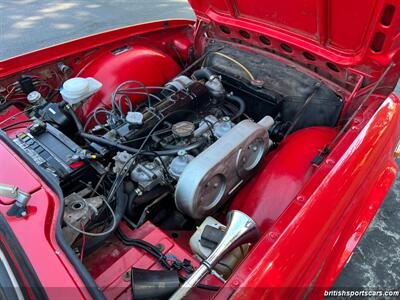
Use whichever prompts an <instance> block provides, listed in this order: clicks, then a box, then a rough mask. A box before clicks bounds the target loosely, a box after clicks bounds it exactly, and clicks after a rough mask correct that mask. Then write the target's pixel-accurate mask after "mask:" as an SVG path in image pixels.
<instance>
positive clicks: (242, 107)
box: [226, 95, 246, 120]
mask: <svg viewBox="0 0 400 300" xmlns="http://www.w3.org/2000/svg"><path fill="white" fill-rule="evenodd" d="M226 99H227V100H228V101H230V102H234V103H236V104H237V106H239V110H238V112H237V113H236V114H235V115H234V116H233V117H232V118H231V119H232V120H236V119H237V118H239V117H240V116H241V115H243V113H244V112H245V110H246V104H245V102H244V101H243V99H242V98H240V97H238V96H235V95H228V96H226Z"/></svg>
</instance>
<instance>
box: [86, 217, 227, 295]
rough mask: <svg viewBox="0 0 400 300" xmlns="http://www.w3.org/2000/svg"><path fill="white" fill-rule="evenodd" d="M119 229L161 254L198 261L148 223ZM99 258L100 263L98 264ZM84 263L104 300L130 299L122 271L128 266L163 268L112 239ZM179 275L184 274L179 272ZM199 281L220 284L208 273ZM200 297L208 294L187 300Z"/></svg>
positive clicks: (151, 268)
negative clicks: (132, 228) (151, 246)
mask: <svg viewBox="0 0 400 300" xmlns="http://www.w3.org/2000/svg"><path fill="white" fill-rule="evenodd" d="M121 230H122V231H123V232H124V233H125V234H126V235H127V236H128V237H130V238H134V239H142V240H145V241H147V242H149V243H151V244H153V245H158V246H160V247H162V249H163V253H164V254H172V255H174V256H175V257H177V258H178V259H179V260H180V261H183V259H187V260H189V261H191V263H192V265H193V266H194V267H198V265H199V262H198V261H197V260H196V259H194V258H193V257H192V255H191V253H190V252H188V251H187V250H185V249H183V248H182V247H181V246H180V245H179V243H178V242H177V241H175V240H174V239H172V238H171V237H169V236H168V235H167V234H166V233H164V232H163V231H162V230H160V229H159V228H158V227H156V226H154V225H153V224H152V223H150V222H146V223H145V224H143V225H142V226H141V227H140V228H138V229H135V230H133V231H132V230H130V229H129V228H128V227H127V226H126V225H124V224H123V225H122V226H121ZM187 242H188V241H186V243H187ZM99 260H100V261H103V262H104V263H102V264H99ZM84 263H85V265H86V266H87V268H88V270H89V272H90V273H91V274H92V275H93V277H94V279H95V281H96V283H97V285H98V286H99V287H100V288H101V289H102V291H103V292H104V294H105V296H106V298H107V299H130V298H131V290H130V281H129V280H127V279H126V273H127V272H130V270H131V268H132V267H135V268H140V269H146V270H163V267H161V266H160V265H159V263H158V262H157V261H156V260H155V259H154V257H152V256H151V255H149V254H147V253H146V252H144V251H143V250H140V249H138V248H135V247H129V246H125V245H123V244H122V243H121V242H120V241H119V240H117V239H116V238H112V239H111V240H110V242H109V243H108V246H107V247H103V248H101V249H99V250H97V251H95V252H94V253H93V254H91V255H90V256H89V257H87V258H86V259H85V261H84ZM180 274H181V275H182V276H187V274H186V273H185V272H183V271H181V272H180ZM124 276H125V278H124ZM202 283H204V284H209V285H214V286H221V282H218V281H217V280H216V278H214V277H213V276H212V275H209V276H207V277H206V278H205V279H203V281H202ZM200 296H203V297H204V296H207V298H209V297H210V296H212V294H210V292H205V291H201V290H196V291H195V292H194V294H193V295H192V296H191V297H190V299H198V298H196V297H200Z"/></svg>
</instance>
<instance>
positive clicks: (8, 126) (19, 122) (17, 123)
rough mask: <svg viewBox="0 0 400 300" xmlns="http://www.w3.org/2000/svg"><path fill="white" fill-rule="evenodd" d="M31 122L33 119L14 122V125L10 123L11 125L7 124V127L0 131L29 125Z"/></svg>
mask: <svg viewBox="0 0 400 300" xmlns="http://www.w3.org/2000/svg"><path fill="white" fill-rule="evenodd" d="M33 121H34V120H33V119H29V120H23V121H18V122H14V123H12V124H8V125H6V126H4V127H3V128H1V129H2V130H7V129H9V128H11V127H14V126H15V125H19V124H25V123H30V122H33Z"/></svg>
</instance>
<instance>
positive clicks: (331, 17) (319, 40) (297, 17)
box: [189, 0, 400, 96]
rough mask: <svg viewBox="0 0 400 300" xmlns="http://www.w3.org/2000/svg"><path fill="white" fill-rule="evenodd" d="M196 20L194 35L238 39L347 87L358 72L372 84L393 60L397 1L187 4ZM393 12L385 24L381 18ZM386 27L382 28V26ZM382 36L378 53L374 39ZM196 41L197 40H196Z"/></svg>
mask: <svg viewBox="0 0 400 300" xmlns="http://www.w3.org/2000/svg"><path fill="white" fill-rule="evenodd" d="M189 3H190V4H191V5H192V7H193V9H194V11H195V13H196V16H197V19H198V21H200V22H201V23H202V27H201V28H202V29H199V35H200V34H203V32H204V31H205V32H207V35H208V36H210V37H213V38H216V39H223V40H227V41H240V42H241V43H242V44H245V45H247V44H250V45H252V46H255V47H257V48H259V49H263V50H265V51H268V52H273V53H276V54H279V55H282V56H284V57H288V58H290V60H292V61H296V62H297V63H300V64H302V65H304V66H306V67H308V68H310V69H312V70H313V71H315V68H318V69H319V70H320V71H319V72H318V73H323V74H324V76H331V79H332V80H333V81H340V82H342V83H344V82H346V84H347V87H350V86H351V89H352V88H353V87H354V85H355V84H356V83H357V81H358V79H359V78H358V75H357V74H363V75H364V76H365V77H366V78H367V79H368V80H367V81H369V80H371V81H374V80H375V79H376V78H378V77H379V75H380V74H381V73H382V72H383V71H384V70H385V69H386V67H387V66H388V65H389V63H390V61H391V60H392V59H399V49H400V47H399V45H400V43H399V39H400V35H399V34H398V26H399V24H400V18H399V17H398V16H399V13H400V9H399V7H400V5H399V4H400V1H398V0H396V1H388V0H374V1H368V2H367V3H366V2H365V1H363V0H357V1H351V3H349V2H348V1H345V0H338V1H330V2H329V3H327V2H326V1H324V0H307V1H297V2H293V1H290V0H284V1H273V2H265V3H263V4H262V5H260V3H259V2H258V1H256V0H250V1H243V0H232V1H225V0H210V1H201V0H189ZM390 6H391V7H393V8H394V14H393V16H392V17H391V18H390V22H387V23H385V21H384V18H383V15H384V12H385V10H386V9H387V7H390ZM384 24H387V25H384ZM376 35H378V36H379V37H382V38H383V43H382V45H381V47H380V48H379V49H378V48H376V47H374V46H373V45H374V39H375V36H376ZM198 40H199V41H201V40H202V39H201V38H200V37H199V38H198ZM399 70H400V67H399V66H396V67H395V68H394V69H393V70H392V72H391V74H390V76H388V78H387V82H386V83H385V85H384V86H387V87H388V90H387V91H381V92H382V94H384V95H385V96H386V95H388V94H389V93H390V91H391V90H392V89H393V87H394V86H395V85H396V83H397V79H398V77H399V76H398V73H399Z"/></svg>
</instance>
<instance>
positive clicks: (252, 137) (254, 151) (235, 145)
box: [175, 116, 274, 219]
mask: <svg viewBox="0 0 400 300" xmlns="http://www.w3.org/2000/svg"><path fill="white" fill-rule="evenodd" d="M273 123H274V121H273V119H272V118H271V117H270V116H266V117H264V118H263V119H262V120H261V121H260V122H258V123H255V122H254V121H252V120H243V121H241V122H240V123H238V124H237V125H235V126H234V127H233V128H232V129H231V130H230V131H229V132H227V133H226V134H224V135H223V136H222V137H221V138H220V139H218V140H217V141H216V142H215V143H214V144H212V145H211V146H210V147H208V148H207V149H206V150H204V151H203V152H202V153H200V154H199V155H198V156H197V157H196V158H194V159H193V160H192V161H191V162H190V163H189V164H188V165H187V166H186V167H185V170H184V171H183V173H182V174H181V176H180V177H179V180H178V183H177V186H176V190H175V204H176V206H177V208H178V209H179V210H180V211H181V212H182V213H184V214H186V215H188V216H190V217H192V218H194V219H202V218H204V217H206V216H209V215H212V214H213V213H214V212H215V211H216V210H217V209H218V208H219V207H221V205H223V204H224V203H225V202H226V200H228V199H229V197H230V196H231V195H232V193H233V192H234V191H236V190H237V189H238V188H239V187H240V186H241V185H242V184H243V183H244V182H245V181H246V180H248V179H249V177H250V175H251V174H253V172H254V171H255V169H256V167H257V165H258V164H259V162H260V161H261V160H262V158H263V156H264V154H265V153H266V151H267V150H268V145H269V136H268V129H269V128H270V127H271V126H272V125H273Z"/></svg>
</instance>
